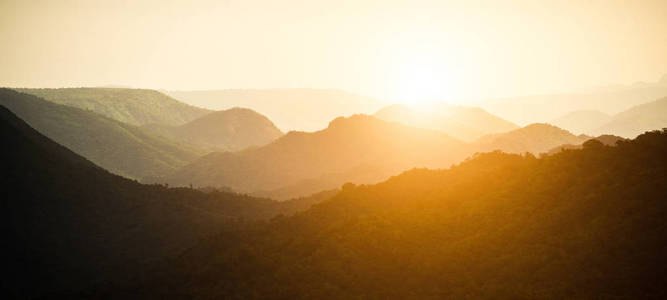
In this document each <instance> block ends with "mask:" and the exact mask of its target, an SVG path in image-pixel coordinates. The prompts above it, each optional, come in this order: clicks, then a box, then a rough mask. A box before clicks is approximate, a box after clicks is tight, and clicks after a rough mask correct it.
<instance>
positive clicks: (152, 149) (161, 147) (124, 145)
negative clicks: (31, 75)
mask: <svg viewBox="0 0 667 300" xmlns="http://www.w3.org/2000/svg"><path fill="white" fill-rule="evenodd" d="M0 105H3V106H5V107H7V108H9V109H10V110H11V111H12V112H14V113H15V114H17V115H18V116H19V117H20V118H22V119H23V120H25V121H26V122H27V123H28V124H30V126H32V127H34V128H35V129H37V130H38V131H39V132H41V133H43V134H44V135H46V136H48V137H49V138H51V139H53V140H55V141H56V142H58V143H59V144H61V145H63V146H65V147H67V148H69V149H72V150H73V151H74V152H76V153H78V154H80V155H83V156H84V157H86V158H88V159H90V160H91V161H93V162H94V163H95V164H98V165H99V166H101V167H103V168H105V169H107V170H109V171H111V172H114V173H117V174H120V175H124V176H128V177H132V178H143V177H145V176H158V175H162V174H165V173H168V172H172V171H173V170H175V169H176V168H178V167H181V166H183V165H185V164H187V163H189V162H191V161H193V160H195V159H196V158H197V157H199V156H200V155H202V154H203V152H202V151H201V150H199V149H195V148H192V147H189V146H186V145H182V144H176V143H174V142H172V141H169V140H166V139H164V138H160V137H158V136H157V135H154V134H152V133H151V132H148V131H146V130H142V129H140V128H138V127H135V126H132V125H128V124H125V123H121V122H118V121H116V120H112V119H109V118H107V117H104V116H102V115H98V114H96V113H93V112H90V111H85V110H81V109H78V108H74V107H70V106H65V105H59V104H55V103H51V102H48V101H45V100H43V99H40V98H37V97H35V96H32V95H28V94H23V93H19V92H16V91H13V90H9V89H0Z"/></svg>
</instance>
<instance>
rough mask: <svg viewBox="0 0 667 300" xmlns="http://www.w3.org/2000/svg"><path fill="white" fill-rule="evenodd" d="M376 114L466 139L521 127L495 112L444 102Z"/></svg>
mask: <svg viewBox="0 0 667 300" xmlns="http://www.w3.org/2000/svg"><path fill="white" fill-rule="evenodd" d="M373 116H375V117H377V118H379V119H382V120H385V121H390V122H400V123H403V124H406V125H410V126H414V127H419V128H426V129H436V130H440V131H442V132H444V133H446V134H448V135H451V136H453V137H456V138H458V139H461V140H464V141H472V140H475V139H477V138H479V137H481V136H483V135H486V134H490V133H498V132H505V131H510V130H512V129H516V128H519V126H517V125H516V124H513V123H511V122H508V121H505V120H503V119H501V118H499V117H497V116H494V115H492V114H490V113H488V112H486V111H484V110H483V109H481V108H477V107H465V106H452V105H446V104H444V103H438V104H436V105H432V106H431V107H429V108H428V109H424V111H416V110H414V109H411V108H409V107H407V106H405V105H400V104H396V105H391V106H387V107H384V108H382V109H381V110H379V111H377V112H376V113H375V114H374V115H373Z"/></svg>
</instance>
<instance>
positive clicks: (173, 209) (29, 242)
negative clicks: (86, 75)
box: [0, 91, 330, 299]
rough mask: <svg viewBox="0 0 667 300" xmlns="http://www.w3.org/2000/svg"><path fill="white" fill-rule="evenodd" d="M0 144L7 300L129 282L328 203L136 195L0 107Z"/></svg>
mask: <svg viewBox="0 0 667 300" xmlns="http://www.w3.org/2000/svg"><path fill="white" fill-rule="evenodd" d="M11 92H12V93H16V92H14V91H11ZM30 97H32V96H30ZM0 138H1V139H2V141H3V145H4V146H3V147H2V161H1V162H0V165H1V167H2V174H1V175H0V176H1V177H0V178H1V180H2V183H3V197H2V200H0V201H1V203H2V209H1V210H0V211H1V212H0V214H1V215H0V220H1V223H0V225H1V226H2V230H3V233H4V236H3V254H4V257H5V259H6V260H5V262H4V264H3V267H2V275H1V276H0V279H1V284H2V285H1V286H2V290H3V296H5V299H13V298H18V299H25V298H28V299H29V298H33V297H35V296H40V295H47V294H49V293H53V292H58V293H63V292H67V293H69V292H76V291H79V290H84V289H89V288H90V287H91V286H92V285H102V286H103V285H105V284H107V283H108V282H110V281H113V280H120V279H124V278H131V277H132V276H134V275H133V274H136V273H137V272H138V271H140V270H142V268H143V267H144V266H145V265H146V264H149V263H152V262H155V261H159V260H160V259H164V258H166V257H174V256H175V255H177V254H178V253H180V252H182V251H183V250H184V249H187V248H189V247H192V246H193V245H194V244H195V243H196V242H197V241H198V240H199V239H202V238H205V237H208V236H209V235H211V234H213V233H216V232H218V231H219V230H221V228H223V227H224V226H227V225H229V224H234V223H235V222H236V220H238V219H246V220H258V219H266V218H270V217H272V216H274V215H276V214H287V215H289V214H291V213H293V212H295V211H297V210H302V209H305V208H308V207H309V206H310V204H312V203H313V202H316V201H319V200H320V199H319V198H322V197H326V196H327V195H329V194H330V193H329V194H327V193H325V194H322V195H316V196H315V197H312V198H302V199H296V200H292V201H287V202H276V201H272V200H268V199H260V198H252V197H248V196H243V195H237V194H232V193H224V192H211V193H203V192H200V191H197V190H193V189H188V188H180V189H173V188H172V189H168V188H166V187H163V186H159V185H152V186H149V185H141V184H139V183H137V182H136V181H132V180H129V179H126V178H123V177H120V176H117V175H113V174H111V173H109V172H107V171H106V170H104V169H102V168H100V167H98V166H96V165H94V164H93V163H91V162H90V161H88V160H86V159H85V158H83V157H81V156H79V155H77V154H75V153H73V152H71V151H70V150H68V149H67V148H65V147H63V146H61V145H59V144H56V143H55V142H53V141H51V140H49V139H48V138H46V137H45V136H43V135H41V134H40V133H38V132H37V131H35V130H34V129H33V128H31V127H30V126H28V125H27V124H26V123H25V122H23V121H22V120H20V119H19V118H17V117H16V115H14V114H13V113H12V112H10V111H9V110H8V109H6V108H5V107H2V106H0ZM230 222H232V223H230ZM221 226H222V227H221Z"/></svg>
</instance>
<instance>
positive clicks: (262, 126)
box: [143, 107, 283, 151]
mask: <svg viewBox="0 0 667 300" xmlns="http://www.w3.org/2000/svg"><path fill="white" fill-rule="evenodd" d="M143 128H146V129H148V130H151V131H153V132H155V133H158V134H160V135H162V136H165V137H168V138H170V139H173V140H176V141H182V142H184V143H188V144H192V145H196V146H198V147H200V148H206V149H212V150H218V151H238V150H242V149H245V148H247V147H251V146H263V145H266V144H268V143H270V142H272V141H274V140H275V139H277V138H278V137H280V136H281V135H282V134H283V133H282V132H281V131H280V130H279V129H278V128H277V127H276V126H275V125H273V123H272V122H271V120H269V119H268V118H267V117H265V116H263V115H260V114H258V113H257V112H255V111H252V110H250V109H246V108H238V107H237V108H231V109H228V110H222V111H216V112H212V113H209V114H206V115H204V116H203V117H200V118H198V119H195V120H193V121H190V122H188V123H185V124H183V125H180V126H166V125H159V124H148V125H144V126H143Z"/></svg>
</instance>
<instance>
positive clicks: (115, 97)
mask: <svg viewBox="0 0 667 300" xmlns="http://www.w3.org/2000/svg"><path fill="white" fill-rule="evenodd" d="M16 90H17V91H19V92H22V93H26V94H31V95H35V96H37V97H40V98H43V99H45V100H48V101H51V102H54V103H58V104H63V105H67V106H72V107H77V108H80V109H84V110H90V111H93V112H95V113H98V114H101V115H104V116H106V117H108V118H111V119H114V120H116V121H120V122H123V123H126V124H131V125H135V126H139V125H145V124H160V125H170V126H178V125H182V124H185V123H187V122H190V121H192V120H194V119H196V118H199V117H202V116H204V115H206V114H208V113H210V112H211V111H210V110H206V109H202V108H198V107H194V106H191V105H187V104H185V103H181V102H178V101H176V100H174V99H173V98H171V97H169V96H167V95H165V94H162V93H160V92H158V91H154V90H144V89H124V88H62V89H16Z"/></svg>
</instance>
